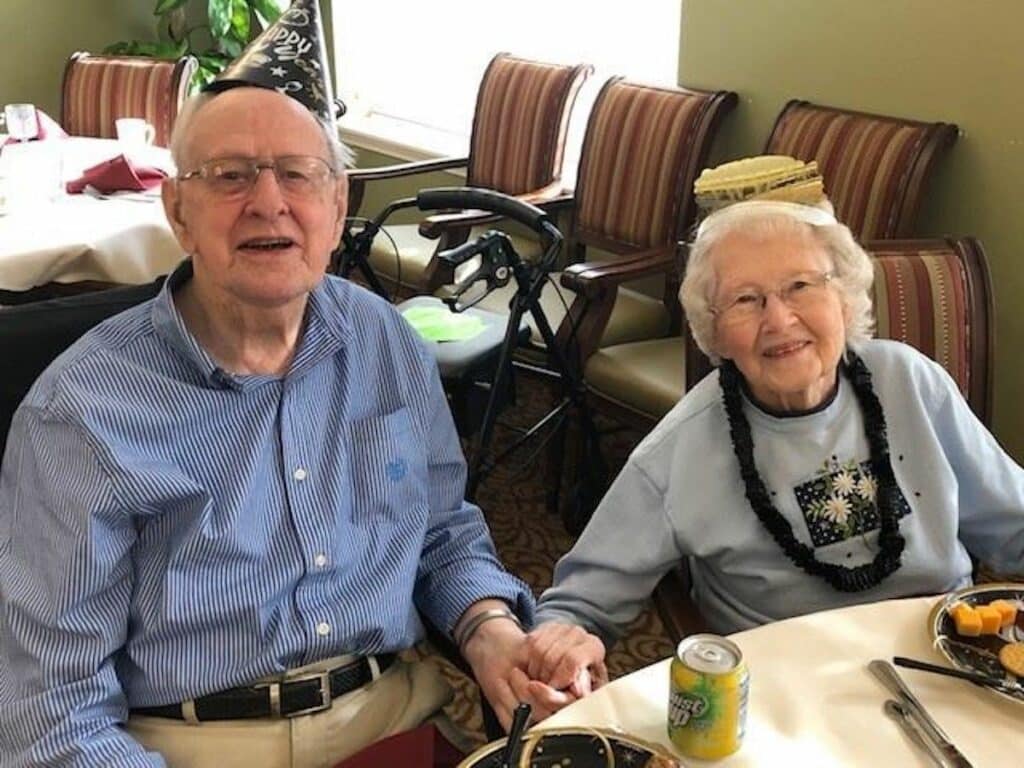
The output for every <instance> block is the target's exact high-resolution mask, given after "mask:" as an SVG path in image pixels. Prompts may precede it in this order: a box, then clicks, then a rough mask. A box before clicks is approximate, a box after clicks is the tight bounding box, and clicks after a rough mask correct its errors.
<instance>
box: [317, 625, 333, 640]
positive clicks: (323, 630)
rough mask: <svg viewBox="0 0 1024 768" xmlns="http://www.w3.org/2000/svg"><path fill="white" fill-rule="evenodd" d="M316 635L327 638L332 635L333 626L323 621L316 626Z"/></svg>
mask: <svg viewBox="0 0 1024 768" xmlns="http://www.w3.org/2000/svg"><path fill="white" fill-rule="evenodd" d="M316 633H317V634H318V635H320V637H327V636H328V635H329V634H331V625H330V624H328V623H327V622H326V621H321V622H320V623H319V624H317V625H316Z"/></svg>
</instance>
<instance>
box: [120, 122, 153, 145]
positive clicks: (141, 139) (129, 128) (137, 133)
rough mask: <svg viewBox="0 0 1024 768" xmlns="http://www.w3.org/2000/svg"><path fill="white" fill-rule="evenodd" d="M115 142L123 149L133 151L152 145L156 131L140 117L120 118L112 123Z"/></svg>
mask: <svg viewBox="0 0 1024 768" xmlns="http://www.w3.org/2000/svg"><path fill="white" fill-rule="evenodd" d="M114 127H115V128H116V129H117V140H118V141H120V142H121V143H122V144H124V145H125V147H127V148H129V149H135V148H139V147H144V146H147V145H149V144H152V143H153V138H154V137H155V136H156V129H155V128H154V127H153V126H152V125H150V124H149V123H147V122H146V121H145V120H143V119H142V118H141V117H120V118H118V119H117V120H115V121H114Z"/></svg>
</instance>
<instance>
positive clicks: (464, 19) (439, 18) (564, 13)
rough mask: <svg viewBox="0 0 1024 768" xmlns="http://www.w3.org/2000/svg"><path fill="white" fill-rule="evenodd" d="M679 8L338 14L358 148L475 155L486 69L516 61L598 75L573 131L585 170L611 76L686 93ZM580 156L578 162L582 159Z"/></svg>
mask: <svg viewBox="0 0 1024 768" xmlns="http://www.w3.org/2000/svg"><path fill="white" fill-rule="evenodd" d="M681 6H682V3H681V1H680V0H632V1H631V2H628V3H615V4H611V3H599V2H594V0H516V2H513V3H503V4H501V5H498V4H496V3H491V2H480V0H476V2H473V1H472V0H433V2H429V3H423V2H421V3H410V2H408V0H366V1H364V2H358V3H354V2H339V0H335V2H334V3H333V9H334V13H333V17H334V18H333V24H334V37H335V46H336V50H335V54H336V66H337V71H338V74H337V83H336V88H337V91H338V94H339V95H340V96H341V98H342V99H344V101H345V103H346V104H347V105H348V108H349V112H348V114H347V115H346V116H345V117H344V118H342V121H341V125H342V130H343V133H344V134H345V137H346V139H347V140H348V141H350V142H351V143H354V144H356V145H358V146H363V147H367V148H369V149H373V150H377V151H380V152H383V153H385V154H389V155H392V156H395V157H399V158H401V159H407V160H412V159H421V158H424V157H435V156H438V155H461V154H465V153H466V152H467V151H468V146H469V142H468V139H469V131H470V128H471V125H472V120H473V110H474V107H475V103H476V92H477V88H478V86H479V84H480V78H481V76H482V75H483V72H484V69H485V68H486V66H487V62H488V61H490V59H491V57H493V56H494V54H496V53H499V52H501V51H507V52H509V53H512V54H514V55H516V56H522V57H525V58H531V59H537V60H539V61H550V62H556V63H562V64H576V63H580V62H586V63H589V64H592V65H594V67H595V71H594V75H593V76H592V77H591V78H590V79H589V80H588V82H587V84H586V86H585V87H584V90H583V91H582V92H581V93H580V98H579V100H578V101H577V106H576V109H575V110H574V113H573V121H572V124H571V126H570V139H569V147H568V148H567V153H566V164H565V167H566V170H567V171H569V170H570V169H575V167H576V156H577V155H578V145H579V143H580V142H581V141H582V136H583V130H584V127H585V125H586V115H587V114H588V112H589V109H590V105H591V104H592V102H593V99H594V97H595V96H596V95H597V91H598V90H599V89H600V86H601V85H602V84H603V83H604V81H605V80H607V78H608V77H611V76H612V75H623V76H625V77H628V78H630V79H633V80H639V81H641V82H648V83H661V84H675V82H676V80H677V72H678V68H679V24H680V8H681ZM574 147H575V151H574V149H573V148H574Z"/></svg>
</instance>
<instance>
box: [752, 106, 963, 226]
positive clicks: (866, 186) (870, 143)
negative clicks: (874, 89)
mask: <svg viewBox="0 0 1024 768" xmlns="http://www.w3.org/2000/svg"><path fill="white" fill-rule="evenodd" d="M956 138H957V127H956V126H955V125H950V124H948V123H923V122H918V121H916V120H904V119H902V118H897V117H887V116H885V115H873V114H868V113H866V112H852V111H849V110H845V109H837V108H835V107H827V106H822V105H820V104H811V103H810V102H807V101H790V102H789V103H788V104H786V106H785V107H784V108H783V110H782V112H781V113H780V114H779V116H778V118H777V119H776V121H775V127H774V128H773V129H772V132H771V135H770V136H769V138H768V144H767V146H766V147H765V154H774V155H791V156H792V157H795V158H797V159H799V160H806V161H810V160H817V161H818V168H819V170H820V171H821V174H822V176H823V177H824V179H825V189H826V191H827V192H828V196H829V198H830V199H831V200H832V203H833V205H834V206H835V208H836V213H838V214H839V218H840V220H841V221H843V222H844V223H846V225H847V226H849V227H850V229H851V231H852V232H853V234H854V236H855V237H857V238H858V239H859V240H862V241H863V240H874V239H881V238H896V237H913V236H914V235H915V234H916V232H915V231H914V222H915V219H916V216H917V211H918V208H919V207H920V204H921V197H922V194H923V193H924V190H925V184H926V182H927V180H928V177H929V175H930V173H931V171H932V168H933V166H934V164H935V161H936V160H938V158H939V157H940V156H941V155H942V154H943V153H944V152H946V151H947V150H948V149H949V148H950V147H951V146H952V145H953V143H954V142H955V141H956Z"/></svg>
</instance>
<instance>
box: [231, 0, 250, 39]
mask: <svg viewBox="0 0 1024 768" xmlns="http://www.w3.org/2000/svg"><path fill="white" fill-rule="evenodd" d="M250 14H251V11H250V10H249V0H232V3H231V33H232V36H233V37H234V38H235V39H236V40H241V41H242V42H243V43H247V42H249V26H250V23H251V22H250V18H251V16H250Z"/></svg>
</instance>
